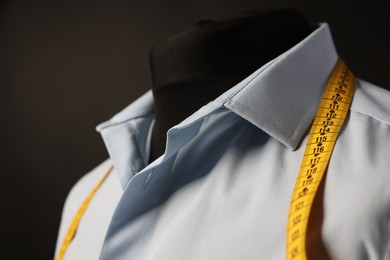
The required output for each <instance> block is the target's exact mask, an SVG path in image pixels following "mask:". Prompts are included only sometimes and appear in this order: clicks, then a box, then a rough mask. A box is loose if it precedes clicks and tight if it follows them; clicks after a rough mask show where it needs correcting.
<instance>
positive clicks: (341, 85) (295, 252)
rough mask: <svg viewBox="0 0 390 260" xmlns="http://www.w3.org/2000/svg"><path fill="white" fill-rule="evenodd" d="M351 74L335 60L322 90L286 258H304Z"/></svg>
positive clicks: (300, 175) (291, 214) (296, 193)
mask: <svg viewBox="0 0 390 260" xmlns="http://www.w3.org/2000/svg"><path fill="white" fill-rule="evenodd" d="M354 87H355V86H354V76H353V74H352V72H351V71H350V70H349V69H348V68H347V67H346V65H345V64H344V62H343V61H342V60H340V59H339V60H338V62H337V64H336V66H335V68H334V69H333V72H332V74H331V76H330V79H329V81H328V84H327V86H326V90H325V91H324V94H323V97H322V99H321V102H320V105H319V107H318V109H317V113H316V116H315V119H314V121H313V124H312V127H311V129H310V133H309V135H308V141H307V144H306V147H305V151H304V155H303V158H302V163H301V166H300V169H299V173H298V176H297V178H296V183H295V186H294V189H293V193H292V197H291V201H290V209H289V213H288V223H287V232H286V233H287V237H286V243H287V245H286V254H287V259H288V260H291V259H294V260H305V259H307V257H306V250H305V249H306V248H305V239H306V234H307V232H306V231H307V225H308V222H309V217H310V211H311V208H312V203H313V201H314V197H315V195H316V193H317V190H318V188H319V186H320V183H321V181H322V178H323V176H324V174H325V172H326V169H327V166H328V162H329V159H330V157H331V154H332V151H333V148H334V144H335V142H336V139H337V136H338V133H339V132H340V130H341V128H342V126H343V123H344V120H345V118H346V116H347V113H348V110H349V106H350V103H351V101H352V97H353V93H354Z"/></svg>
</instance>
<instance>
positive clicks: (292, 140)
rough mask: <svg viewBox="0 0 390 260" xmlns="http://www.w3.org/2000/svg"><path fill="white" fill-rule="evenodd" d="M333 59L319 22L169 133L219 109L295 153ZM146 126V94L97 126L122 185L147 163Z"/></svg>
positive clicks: (149, 116)
mask: <svg viewBox="0 0 390 260" xmlns="http://www.w3.org/2000/svg"><path fill="white" fill-rule="evenodd" d="M337 59H338V55H337V52H336V49H335V47H334V44H333V40H332V37H331V33H330V30H329V26H328V25H327V24H326V23H324V24H321V25H320V26H319V27H318V28H317V29H316V30H315V31H313V32H312V33H311V34H310V35H309V36H307V37H306V38H305V39H303V40H302V41H301V42H300V43H298V44H297V45H295V46H294V47H292V48H291V49H289V50H288V51H286V52H285V53H283V54H281V55H280V56H278V57H277V58H275V59H273V60H272V61H270V62H268V63H267V64H265V65H264V66H262V67H261V68H259V69H258V70H256V71H255V72H254V73H252V74H251V75H250V76H248V77H247V78H245V79H243V81H241V82H240V83H238V84H237V85H236V86H234V87H232V88H231V89H230V90H228V91H227V92H225V93H224V94H222V95H221V96H220V97H218V98H217V99H216V100H214V101H213V102H211V103H209V104H207V105H206V106H204V107H203V108H201V109H200V110H199V111H197V112H195V113H194V114H193V115H191V116H190V117H188V118H187V119H186V120H184V121H183V122H181V123H180V124H179V125H177V126H175V127H174V129H171V130H177V129H185V128H186V126H188V125H191V124H193V122H195V121H197V120H198V119H200V118H202V117H204V116H206V115H207V114H210V113H212V111H214V110H215V109H218V108H220V107H222V106H225V107H226V108H228V109H230V110H231V111H232V112H234V113H236V114H237V115H239V116H241V117H242V118H244V119H246V120H247V121H249V122H251V123H252V124H253V125H255V126H257V127H258V128H260V129H262V130H263V131H265V132H266V133H268V134H269V135H270V136H272V137H274V138H275V139H277V140H278V141H280V142H281V143H283V144H284V145H286V146H287V147H289V148H290V149H291V150H295V149H296V148H297V146H298V144H299V142H300V140H301V139H302V137H303V135H304V134H305V132H306V131H307V129H308V128H309V126H310V124H311V122H312V120H313V118H314V115H315V112H316V109H317V106H318V103H319V101H320V99H321V96H322V94H323V91H324V89H325V87H326V84H327V81H328V78H329V76H330V74H331V72H332V70H333V67H334V66H335V64H336V62H337ZM237 66H239V64H238V65H237ZM152 124H153V96H152V93H151V91H149V92H147V93H146V94H145V95H143V96H142V97H141V98H139V99H138V100H136V101H135V102H133V103H132V104H131V105H129V106H128V107H127V108H125V109H124V110H122V111H121V112H120V113H118V114H117V115H115V116H114V117H113V118H112V119H110V120H109V121H107V122H104V123H102V124H100V125H99V126H97V130H98V131H99V132H100V133H101V134H102V137H103V139H104V142H105V144H106V146H107V149H108V152H109V154H110V157H111V159H112V161H113V163H114V166H115V168H116V171H117V172H118V174H119V177H120V180H121V183H122V185H123V186H125V185H126V184H127V182H128V180H129V179H130V178H131V176H132V175H133V174H130V173H135V172H137V171H138V170H140V169H141V168H143V167H145V166H146V165H147V160H148V157H149V155H148V146H149V143H148V142H149V140H150V133H151V131H150V129H151V125H152ZM134 162H136V163H134Z"/></svg>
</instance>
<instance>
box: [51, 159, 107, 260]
mask: <svg viewBox="0 0 390 260" xmlns="http://www.w3.org/2000/svg"><path fill="white" fill-rule="evenodd" d="M113 168H114V167H113V166H112V165H111V166H110V168H109V169H108V170H107V171H106V172H105V173H104V175H103V177H102V178H101V179H100V180H99V182H98V183H97V184H96V185H95V186H94V187H93V189H92V191H91V192H90V193H89V194H88V196H87V198H85V200H84V202H83V204H81V206H80V208H79V210H78V211H77V213H76V215H75V216H74V217H73V220H72V223H71V224H70V226H69V228H68V232H67V233H66V236H65V238H64V241H63V242H62V244H61V248H60V251H59V253H58V256H57V260H62V259H64V256H65V253H66V250H67V249H68V247H69V244H70V242H72V240H73V238H74V236H75V234H76V231H77V227H78V226H79V223H80V220H81V218H82V217H83V215H84V213H85V211H86V209H87V207H88V205H89V203H90V202H91V200H92V198H93V196H94V195H95V193H96V191H97V190H98V189H99V188H100V186H102V184H103V183H104V181H105V180H106V179H107V177H108V175H109V174H110V173H111V172H112V170H113Z"/></svg>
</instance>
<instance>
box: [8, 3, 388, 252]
mask: <svg viewBox="0 0 390 260" xmlns="http://www.w3.org/2000/svg"><path fill="white" fill-rule="evenodd" d="M275 7H296V8H298V9H300V10H301V11H302V12H304V13H305V15H306V17H307V18H308V20H309V21H311V22H312V23H315V22H323V21H326V22H328V23H329V24H330V26H331V30H332V33H333V36H334V39H335V42H336V47H337V49H338V51H339V53H340V54H341V56H342V57H343V58H344V59H345V60H346V62H347V63H348V64H349V65H350V67H351V69H352V70H353V71H354V72H355V74H357V75H358V76H359V77H361V78H364V79H366V80H368V81H371V82H373V83H375V84H377V85H380V86H382V87H384V88H388V89H390V77H389V75H388V74H389V73H388V71H389V68H390V55H389V46H390V38H389V33H390V23H389V17H388V15H389V13H390V12H389V11H390V9H389V7H388V4H387V3H386V1H384V0H383V1H373V0H372V1H364V2H363V3H361V2H358V1H349V2H348V1H336V0H327V1H313V0H307V1H287V0H286V1H275V0H273V1H271V0H269V1H260V0H258V1H254V0H239V1H222V0H221V1H212V0H198V1H193V2H192V3H190V2H186V1H157V0H155V1H128V2H125V1H110V2H108V1H107V2H104V1H85V0H80V1H77V2H69V1H49V0H47V1H41V0H38V1H8V2H2V4H1V5H0V8H1V9H0V87H1V94H0V97H1V100H0V116H1V128H0V129H1V132H0V134H1V149H0V150H1V166H0V167H1V182H0V185H1V189H0V190H1V194H0V195H1V206H0V210H1V211H0V213H1V214H0V216H1V219H0V223H1V227H0V228H1V241H0V242H1V243H0V245H1V258H2V259H51V258H53V253H54V246H55V243H56V235H57V230H58V225H59V222H60V217H61V210H62V206H63V202H64V200H65V198H66V195H67V193H68V191H69V189H70V188H71V187H72V185H73V184H74V183H75V182H76V181H77V180H78V179H79V178H80V177H81V176H82V175H83V174H85V173H86V172H88V171H89V170H91V169H92V168H93V167H95V166H96V165H97V164H99V163H100V162H101V161H103V160H104V159H106V158H107V156H108V155H107V152H106V150H105V147H104V144H103V142H102V141H101V138H100V136H99V134H97V133H96V132H95V130H94V128H95V126H96V125H97V124H98V123H100V122H102V121H105V120H107V119H109V118H110V117H111V116H112V115H114V114H115V113H116V112H118V111H119V110H121V109H122V108H124V107H125V106H126V105H127V104H129V103H130V102H131V101H133V100H134V99H135V98H137V97H138V96H140V95H141V94H142V93H144V92H145V91H147V90H148V89H149V88H150V79H149V77H150V75H149V65H148V52H149V49H150V48H151V46H152V45H153V44H154V43H156V42H158V41H161V40H163V39H165V38H167V37H169V36H171V35H173V34H176V33H177V32H180V31H182V30H184V29H186V28H188V27H191V26H192V25H193V24H194V23H195V22H196V21H197V20H204V19H220V18H224V17H227V16H231V15H236V14H239V13H241V12H243V11H250V10H257V9H264V8H275ZM254 33H256V32H254ZM258 33H261V32H258Z"/></svg>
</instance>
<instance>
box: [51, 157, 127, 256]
mask: <svg viewBox="0 0 390 260" xmlns="http://www.w3.org/2000/svg"><path fill="white" fill-rule="evenodd" d="M110 165H111V162H110V160H106V161H104V162H103V163H101V164H100V165H98V166H97V167H96V168H95V169H93V170H92V171H90V172H89V173H87V174H86V175H84V176H83V177H82V178H81V179H80V180H79V181H78V182H77V183H76V184H75V185H74V186H73V187H72V189H71V190H70V192H69V194H68V196H67V198H66V201H65V204H64V208H63V212H62V217H61V224H60V228H59V232H58V238H57V245H56V255H57V254H58V251H59V249H60V247H61V244H62V242H63V239H64V237H65V235H66V232H67V231H68V228H69V226H70V224H71V222H72V221H73V218H74V216H75V215H76V213H77V211H78V210H79V208H80V206H81V205H82V203H83V202H84V200H85V199H86V197H87V196H88V194H89V193H90V192H91V191H92V189H93V188H94V187H95V185H96V184H97V183H98V182H99V181H100V179H101V178H102V177H103V175H104V174H105V173H106V172H107V170H108V169H109V168H110ZM121 195H122V186H121V185H120V183H119V180H118V178H117V176H116V175H115V172H112V173H110V175H109V176H108V177H107V179H106V180H105V181H104V183H103V184H102V186H101V187H100V188H99V189H98V191H97V192H96V193H95V195H94V196H93V198H92V200H91V202H90V204H89V205H88V208H87V210H86V212H85V214H84V216H83V217H82V219H81V221H80V224H79V227H78V229H77V234H76V236H75V238H74V239H73V241H72V243H71V244H70V246H69V247H68V250H67V252H66V255H65V259H97V258H98V256H99V253H100V248H101V245H102V244H103V240H104V237H105V233H106V231H107V228H108V225H109V221H110V219H111V216H112V214H113V212H114V210H115V207H116V204H117V202H118V201H119V198H120V196H121ZM92 231H93V232H92ZM91 233H93V234H94V235H93V236H91V235H90V234H91ZM81 248H82V250H80V249H81Z"/></svg>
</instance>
